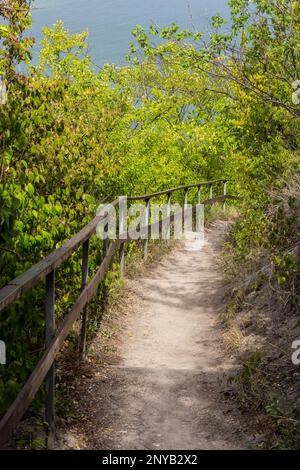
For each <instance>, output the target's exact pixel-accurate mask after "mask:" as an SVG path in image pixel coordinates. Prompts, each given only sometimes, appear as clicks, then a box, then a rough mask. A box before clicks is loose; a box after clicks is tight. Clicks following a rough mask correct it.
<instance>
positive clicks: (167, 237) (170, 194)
mask: <svg viewBox="0 0 300 470" xmlns="http://www.w3.org/2000/svg"><path fill="white" fill-rule="evenodd" d="M171 196H172V193H168V206H167V217H168V219H169V220H168V230H167V233H166V239H167V240H170V239H171V220H170V216H171Z"/></svg>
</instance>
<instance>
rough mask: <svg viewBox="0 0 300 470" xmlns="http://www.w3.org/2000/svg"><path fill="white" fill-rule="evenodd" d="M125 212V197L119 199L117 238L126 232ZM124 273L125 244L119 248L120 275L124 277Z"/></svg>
mask: <svg viewBox="0 0 300 470" xmlns="http://www.w3.org/2000/svg"><path fill="white" fill-rule="evenodd" d="M126 210H127V197H122V198H120V199H119V238H120V237H121V235H123V234H124V233H125V232H127V219H126ZM124 272H125V242H124V243H122V244H121V246H120V275H121V277H123V276H124Z"/></svg>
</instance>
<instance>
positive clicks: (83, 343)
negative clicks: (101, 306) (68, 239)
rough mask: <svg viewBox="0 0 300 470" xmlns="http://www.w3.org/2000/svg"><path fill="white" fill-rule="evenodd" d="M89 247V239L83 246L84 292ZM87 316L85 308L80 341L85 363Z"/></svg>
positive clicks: (80, 354) (80, 356) (81, 353)
mask: <svg viewBox="0 0 300 470" xmlns="http://www.w3.org/2000/svg"><path fill="white" fill-rule="evenodd" d="M89 246H90V240H89V239H88V240H87V241H86V242H84V243H83V245H82V278H81V291H83V290H84V289H85V288H86V286H87V285H88V278H89ZM87 316H88V307H87V305H86V306H85V307H84V309H83V312H82V314H81V331H80V340H79V359H80V361H83V360H84V359H85V355H86V329H87Z"/></svg>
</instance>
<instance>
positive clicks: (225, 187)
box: [223, 181, 227, 212]
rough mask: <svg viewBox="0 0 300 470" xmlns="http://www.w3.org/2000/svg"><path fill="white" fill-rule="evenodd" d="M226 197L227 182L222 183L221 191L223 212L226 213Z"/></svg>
mask: <svg viewBox="0 0 300 470" xmlns="http://www.w3.org/2000/svg"><path fill="white" fill-rule="evenodd" d="M226 195H227V181H224V191H223V196H224V202H223V211H224V212H226Z"/></svg>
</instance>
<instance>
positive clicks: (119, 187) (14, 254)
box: [0, 0, 300, 413]
mask: <svg viewBox="0 0 300 470" xmlns="http://www.w3.org/2000/svg"><path fill="white" fill-rule="evenodd" d="M30 4H31V2H30V1H28V0H10V1H5V2H1V5H0V13H1V16H2V17H3V18H4V20H5V21H4V22H3V23H2V24H1V26H0V37H1V50H0V76H2V81H4V82H5V84H6V88H7V102H6V103H5V104H2V105H1V108H0V139H1V149H0V287H3V286H4V285H5V284H6V283H7V282H8V281H9V280H11V279H12V278H13V277H15V276H16V275H18V274H20V273H21V272H23V271H24V270H25V269H26V268H28V267H29V266H31V265H32V264H33V263H34V262H36V261H37V260H38V259H40V258H41V257H42V256H44V255H45V254H47V253H49V252H50V251H51V250H53V249H54V248H55V247H56V246H59V245H60V244H61V243H62V242H63V241H64V240H66V239H68V238H70V236H71V235H73V234H74V233H76V232H77V231H78V230H79V229H80V228H81V227H82V226H83V225H84V224H85V223H86V222H87V221H89V220H90V218H91V217H92V216H93V215H94V213H95V210H96V207H97V205H98V204H99V202H101V201H104V200H108V199H109V198H113V197H114V196H116V195H119V194H133V193H136V194H138V193H144V192H146V191H147V192H149V191H152V190H160V189H164V188H166V187H170V186H173V185H179V184H182V183H188V182H195V181H198V180H206V179H209V178H218V177H224V176H226V177H228V178H230V179H232V181H233V182H232V183H231V185H232V187H231V190H232V191H236V193H237V194H239V195H240V196H241V197H242V198H243V201H244V202H243V205H242V208H241V214H240V218H239V220H238V221H237V223H236V224H235V226H234V228H233V230H232V234H231V239H230V242H229V244H228V250H229V252H230V256H231V259H234V260H235V266H234V272H235V273H236V271H238V272H239V273H240V274H241V273H242V276H244V277H245V279H246V280H247V279H249V275H250V278H251V282H246V284H247V289H248V291H247V292H248V293H249V291H251V292H252V291H253V290H254V291H259V290H260V289H262V288H263V287H262V286H264V285H265V284H266V283H268V284H269V285H271V286H272V292H275V294H274V295H276V296H277V297H278V299H279V303H278V304H277V308H279V309H281V306H282V311H285V312H286V311H289V312H291V311H292V312H295V313H296V312H297V309H298V307H299V299H300V292H299V287H300V286H299V272H298V271H299V249H298V243H299V220H298V217H299V196H298V195H299V192H298V190H299V183H298V182H297V181H294V183H291V178H292V175H294V174H296V173H297V172H299V145H300V138H299V127H300V119H299V118H300V106H299V104H298V103H299V100H298V97H299V93H298V88H300V87H298V85H299V84H298V83H297V80H298V79H300V61H299V54H300V50H299V48H300V4H299V2H298V1H297V0H255V1H254V2H250V1H249V0H231V1H229V4H230V7H231V22H230V24H226V23H225V21H224V20H223V19H222V18H221V17H220V16H219V15H216V16H215V17H214V18H212V32H211V34H210V36H209V37H208V36H207V35H203V34H202V33H200V32H198V31H196V30H195V28H192V29H191V30H186V31H182V30H180V29H179V27H178V26H177V25H171V26H169V27H166V28H163V29H157V28H156V27H154V26H151V27H150V29H149V31H145V30H144V29H143V28H142V27H140V26H137V27H136V28H135V30H134V31H133V36H134V38H135V40H134V43H133V44H131V46H130V53H129V57H128V59H129V64H128V66H125V67H122V68H117V67H114V66H112V65H106V66H104V67H103V68H102V69H101V70H95V68H94V66H93V64H92V62H91V59H90V57H89V56H88V54H87V41H88V35H87V33H85V32H83V33H81V34H76V35H70V34H69V32H68V31H67V30H66V28H65V27H64V25H63V24H62V23H61V22H58V23H57V24H56V25H55V26H54V27H53V29H49V28H46V29H45V31H44V39H43V42H42V49H41V52H40V56H39V61H38V64H37V65H35V66H34V65H33V63H32V60H31V52H30V50H31V46H32V44H33V42H34V40H33V39H31V38H29V37H28V33H27V30H28V29H29V28H30V14H29V8H30ZM251 4H252V5H251ZM25 67H26V72H22V71H23V70H24V68H25ZM297 87H298V88H297ZM293 185H294V188H293ZM288 186H290V189H289V191H287V187H288ZM291 186H292V187H291ZM284 188H285V189H284ZM282 194H285V195H286V196H285V197H282ZM287 194H288V195H287ZM265 266H271V268H270V269H264V267H265ZM79 268H80V263H79V261H78V259H73V260H72V262H71V263H69V265H68V266H67V268H66V269H68V270H69V272H70V271H71V272H72V273H74V274H75V275H76V273H78V270H79ZM257 271H260V272H263V273H264V276H265V277H263V276H261V275H260V277H259V278H258V277H257V276H256V275H255V273H257ZM72 287H73V286H71V285H70V286H68V285H67V286H66V285H65V283H64V286H63V287H62V286H60V284H59V280H58V288H61V291H62V300H61V303H60V304H59V306H58V309H62V307H63V306H65V305H69V303H71V301H72V295H71V294H68V288H69V290H70V289H71V290H72ZM234 292H235V294H234V296H235V297H233V298H234V299H235V305H236V304H238V305H239V308H242V305H243V299H244V294H243V293H242V289H235V291H234ZM236 292H238V294H236ZM283 292H284V293H285V295H283V294H282V293H283ZM41 299H42V292H41V291H40V290H37V291H35V292H33V293H32V294H31V295H30V296H28V297H27V298H26V299H25V300H24V302H18V303H17V305H16V306H15V307H14V308H13V309H10V310H9V311H7V312H6V313H5V314H1V318H0V338H1V339H2V340H5V341H6V343H7V350H8V366H6V367H3V366H0V367H1V378H0V413H1V412H3V411H4V410H5V408H6V407H7V406H8V404H9V402H10V401H11V400H12V399H13V397H14V396H15V395H16V393H17V391H18V389H19V387H20V384H21V383H22V382H23V381H24V380H25V378H26V377H27V376H28V373H29V371H30V370H31V369H32V367H33V365H34V363H35V362H36V358H37V355H38V354H36V353H35V352H36V351H37V352H39V349H40V346H41V345H40V341H41V338H42V337H43V330H44V320H43V315H42V313H41V312H42V310H41V309H40V308H39V305H40V302H41ZM281 302H282V303H281ZM278 305H279V307H278ZM58 313H59V312H58Z"/></svg>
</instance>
